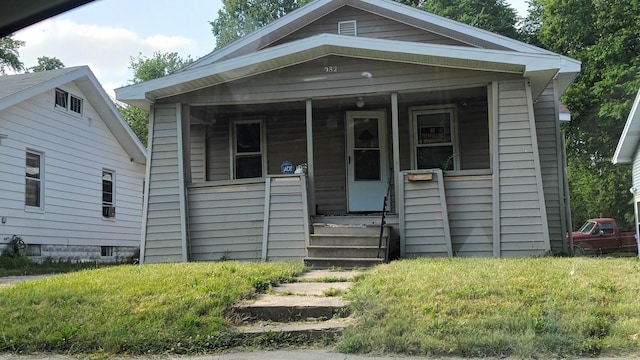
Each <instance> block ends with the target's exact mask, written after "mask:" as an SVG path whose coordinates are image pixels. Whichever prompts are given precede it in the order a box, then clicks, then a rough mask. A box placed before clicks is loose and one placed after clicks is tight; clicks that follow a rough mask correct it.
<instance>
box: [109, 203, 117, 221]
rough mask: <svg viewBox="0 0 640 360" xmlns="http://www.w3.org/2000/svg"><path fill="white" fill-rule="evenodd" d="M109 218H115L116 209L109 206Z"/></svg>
mask: <svg viewBox="0 0 640 360" xmlns="http://www.w3.org/2000/svg"><path fill="white" fill-rule="evenodd" d="M109 217H110V218H112V217H116V207H115V206H110V207H109Z"/></svg>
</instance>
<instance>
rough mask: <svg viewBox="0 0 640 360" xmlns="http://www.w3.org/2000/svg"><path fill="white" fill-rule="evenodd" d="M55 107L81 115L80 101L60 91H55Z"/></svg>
mask: <svg viewBox="0 0 640 360" xmlns="http://www.w3.org/2000/svg"><path fill="white" fill-rule="evenodd" d="M55 103H56V107H57V108H59V109H64V110H67V111H70V112H72V113H75V114H78V115H82V99H81V98H79V97H77V96H75V95H71V94H69V93H68V92H67V91H64V90H62V89H56V98H55Z"/></svg>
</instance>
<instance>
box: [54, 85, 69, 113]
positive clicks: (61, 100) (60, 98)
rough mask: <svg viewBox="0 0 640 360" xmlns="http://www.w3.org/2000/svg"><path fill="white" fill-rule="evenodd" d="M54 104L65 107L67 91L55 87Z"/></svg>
mask: <svg viewBox="0 0 640 360" xmlns="http://www.w3.org/2000/svg"><path fill="white" fill-rule="evenodd" d="M56 105H57V106H60V107H63V108H65V109H66V108H67V92H66V91H62V90H60V89H56Z"/></svg>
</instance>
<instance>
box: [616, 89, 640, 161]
mask: <svg viewBox="0 0 640 360" xmlns="http://www.w3.org/2000/svg"><path fill="white" fill-rule="evenodd" d="M639 142H640V90H638V94H637V95H636V99H635V100H634V102H633V106H632V107H631V112H630V113H629V117H628V118H627V122H626V123H625V124H624V129H623V130H622V135H620V141H619V142H618V146H617V147H616V152H615V153H614V154H613V159H612V160H611V161H612V162H613V163H614V164H629V163H631V162H633V156H634V155H635V152H636V148H637V147H638V143H639Z"/></svg>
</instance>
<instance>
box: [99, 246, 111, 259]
mask: <svg viewBox="0 0 640 360" xmlns="http://www.w3.org/2000/svg"><path fill="white" fill-rule="evenodd" d="M100 256H104V257H106V256H113V246H101V247H100Z"/></svg>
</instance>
